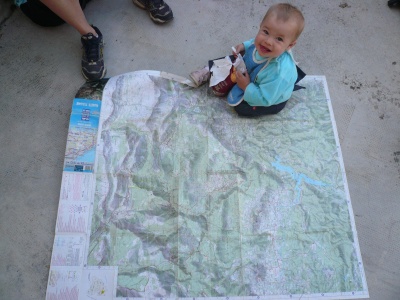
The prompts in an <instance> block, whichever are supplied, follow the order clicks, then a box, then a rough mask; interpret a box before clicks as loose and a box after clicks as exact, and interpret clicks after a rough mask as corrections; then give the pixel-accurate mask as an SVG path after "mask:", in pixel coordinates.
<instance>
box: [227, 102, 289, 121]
mask: <svg viewBox="0 0 400 300" xmlns="http://www.w3.org/2000/svg"><path fill="white" fill-rule="evenodd" d="M286 103H287V101H285V102H282V103H279V104H276V105H271V106H251V105H249V104H248V103H247V102H246V101H242V102H241V103H240V104H239V105H237V106H235V107H234V108H235V111H236V112H237V114H238V115H239V116H241V117H259V116H264V115H274V114H277V113H278V112H280V111H281V110H282V109H283V108H284V107H285V105H286Z"/></svg>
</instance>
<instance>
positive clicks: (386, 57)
mask: <svg viewBox="0 0 400 300" xmlns="http://www.w3.org/2000/svg"><path fill="white" fill-rule="evenodd" d="M275 2H277V1H266V0H251V1H250V0H247V1H241V0H231V1H221V0H220V1H218V0H174V1H173V0H170V1H169V4H170V6H171V7H172V9H173V11H174V15H175V19H174V21H173V22H172V23H170V24H167V25H165V26H157V25H155V24H153V23H152V22H151V20H150V19H149V18H148V16H147V15H146V13H145V12H144V11H142V10H140V9H138V8H137V7H135V6H134V5H133V4H132V3H131V2H130V1H129V0H113V1H106V0H93V1H92V2H91V3H89V5H88V7H87V8H86V10H85V13H86V15H87V18H88V20H89V21H90V22H91V23H93V24H95V25H96V26H98V27H99V28H100V29H101V31H102V33H103V35H104V38H105V42H106V46H105V61H106V65H107V67H108V73H107V76H109V77H110V76H114V75H118V74H122V73H125V72H130V71H135V70H160V71H167V72H170V73H173V74H177V75H180V76H184V77H188V74H189V73H190V72H191V71H193V70H194V69H196V68H198V67H201V66H203V65H204V64H205V63H206V61H207V60H208V59H210V58H215V57H220V56H224V55H225V54H227V53H230V48H231V46H232V45H236V44H237V43H239V42H242V41H243V40H246V39H248V38H250V37H254V36H255V34H256V32H257V28H258V25H259V22H260V19H261V17H262V15H263V14H264V12H265V11H266V9H267V7H268V6H269V5H270V4H271V3H275ZM290 2H291V3H294V4H295V5H297V6H298V7H299V8H301V10H302V11H303V12H304V15H305V18H306V21H307V22H306V28H305V31H304V33H303V35H302V36H301V38H300V39H299V41H298V44H297V45H296V47H295V48H294V54H295V57H296V59H297V60H298V62H299V65H300V67H301V68H302V69H303V70H305V71H306V73H307V74H309V75H325V76H326V78H327V81H328V86H329V91H330V95H331V98H332V104H333V110H334V114H335V118H336V122H337V127H338V132H339V137H340V142H341V146H342V151H343V157H344V163H345V167H346V172H347V177H348V184H349V189H350V195H351V199H352V205H353V209H354V214H355V221H356V226H357V231H358V236H359V242H360V248H361V254H362V258H363V262H364V265H365V271H366V277H367V282H368V286H369V292H370V298H371V299H374V300H386V299H387V300H393V299H400V247H399V245H400V244H399V237H400V89H399V86H400V34H399V30H400V9H399V8H389V7H388V6H387V1H384V0H365V1H359V0H347V1H346V0H343V1H331V0H307V1H305V0H304V1H300V0H298V1H290ZM3 4H4V1H3V2H2V4H1V6H2V8H3V7H4V5H3ZM2 15H4V14H2ZM3 20H4V19H3ZM79 39H80V36H79V34H78V33H77V32H76V31H74V29H73V28H71V27H70V26H68V25H62V26H60V27H56V28H42V27H39V26H36V25H35V24H33V23H32V22H31V21H30V20H29V19H28V18H26V17H25V16H24V15H23V14H22V13H21V11H19V10H18V9H17V10H14V11H13V12H12V14H11V16H10V17H9V18H8V19H6V20H5V21H4V22H3V23H2V25H1V28H0V150H1V155H0V166H1V168H0V239H1V240H0V299H7V300H9V299H44V297H45V293H46V285H47V277H48V272H49V264H50V257H51V251H52V245H53V239H54V229H55V222H56V217H57V207H58V201H59V192H60V183H61V174H62V168H63V158H64V151H65V144H66V138H67V132H68V124H69V115H70V111H71V104H72V99H73V97H74V95H75V92H76V91H77V90H78V89H79V87H80V86H81V85H82V84H83V83H84V79H83V78H82V76H81V74H80V56H81V52H80V40H79Z"/></svg>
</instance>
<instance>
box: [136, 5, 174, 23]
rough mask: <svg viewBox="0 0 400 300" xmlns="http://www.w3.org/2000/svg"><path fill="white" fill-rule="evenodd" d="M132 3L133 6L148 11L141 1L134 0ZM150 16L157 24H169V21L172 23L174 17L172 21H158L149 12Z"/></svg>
mask: <svg viewBox="0 0 400 300" xmlns="http://www.w3.org/2000/svg"><path fill="white" fill-rule="evenodd" d="M132 2H133V4H135V5H136V6H137V7H139V8H141V9H143V10H147V9H146V6H144V5H143V4H142V3H140V2H139V1H137V0H132ZM149 16H150V19H151V20H152V21H153V22H154V23H157V24H164V23H167V22H169V21H171V20H172V19H173V18H174V17H172V18H171V19H168V20H161V19H157V18H154V17H153V16H152V15H151V13H150V12H149Z"/></svg>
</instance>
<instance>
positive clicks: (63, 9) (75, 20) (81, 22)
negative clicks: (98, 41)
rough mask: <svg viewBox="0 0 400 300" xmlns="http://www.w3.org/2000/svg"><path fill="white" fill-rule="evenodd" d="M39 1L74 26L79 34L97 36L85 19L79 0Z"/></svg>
mask: <svg viewBox="0 0 400 300" xmlns="http://www.w3.org/2000/svg"><path fill="white" fill-rule="evenodd" d="M40 2H42V3H43V4H44V5H46V6H47V7H48V8H49V9H50V10H51V11H53V12H54V13H55V14H56V15H58V16H59V17H60V18H61V19H63V20H64V21H65V22H66V23H68V24H69V25H71V26H72V27H74V28H75V29H76V30H77V31H78V32H79V33H80V34H81V35H85V34H88V33H92V34H93V35H95V36H97V33H96V31H95V30H94V29H93V27H92V26H90V24H89V23H88V21H87V20H86V17H85V14H84V13H83V11H82V8H81V5H80V4H79V0H40Z"/></svg>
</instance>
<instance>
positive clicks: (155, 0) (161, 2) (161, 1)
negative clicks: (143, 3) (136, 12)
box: [147, 0, 164, 8]
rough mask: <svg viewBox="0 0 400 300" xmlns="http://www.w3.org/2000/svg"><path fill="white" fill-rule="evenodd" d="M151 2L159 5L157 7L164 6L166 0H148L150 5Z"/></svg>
mask: <svg viewBox="0 0 400 300" xmlns="http://www.w3.org/2000/svg"><path fill="white" fill-rule="evenodd" d="M150 4H153V6H154V7H157V8H163V7H164V0H153V1H147V5H148V6H150Z"/></svg>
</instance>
